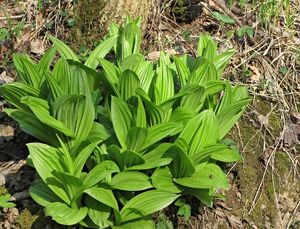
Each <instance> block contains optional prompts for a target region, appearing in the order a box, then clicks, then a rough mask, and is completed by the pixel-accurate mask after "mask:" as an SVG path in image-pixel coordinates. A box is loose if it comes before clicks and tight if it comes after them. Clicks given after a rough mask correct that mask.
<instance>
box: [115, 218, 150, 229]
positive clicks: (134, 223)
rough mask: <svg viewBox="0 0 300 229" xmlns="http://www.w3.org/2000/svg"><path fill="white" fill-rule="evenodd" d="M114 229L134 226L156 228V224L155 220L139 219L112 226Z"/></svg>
mask: <svg viewBox="0 0 300 229" xmlns="http://www.w3.org/2000/svg"><path fill="white" fill-rule="evenodd" d="M111 228H112V229H133V228H143V229H155V228H156V227H155V224H154V222H153V220H151V219H149V220H137V221H132V222H128V223H124V224H122V225H120V226H112V227H111Z"/></svg>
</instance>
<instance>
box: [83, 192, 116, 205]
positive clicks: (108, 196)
mask: <svg viewBox="0 0 300 229" xmlns="http://www.w3.org/2000/svg"><path fill="white" fill-rule="evenodd" d="M84 192H85V193H86V194H88V195H89V196H90V197H93V198H94V199H96V200H98V201H99V202H100V203H103V204H105V205H107V206H109V207H111V208H112V209H115V210H119V206H118V203H117V200H116V199H115V196H114V194H113V192H112V191H111V190H109V189H105V188H101V187H93V188H90V189H87V190H85V191H84Z"/></svg>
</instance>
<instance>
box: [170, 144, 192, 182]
mask: <svg viewBox="0 0 300 229" xmlns="http://www.w3.org/2000/svg"><path fill="white" fill-rule="evenodd" d="M165 155H166V156H168V157H171V158H173V163H172V166H173V175H174V177H175V178H180V177H186V176H191V175H192V174H193V173H195V168H194V165H193V163H192V161H191V160H190V158H189V157H188V155H187V152H184V151H183V149H182V148H181V147H180V146H179V145H176V144H175V145H173V146H171V147H170V148H169V149H168V150H167V151H166V154H165Z"/></svg>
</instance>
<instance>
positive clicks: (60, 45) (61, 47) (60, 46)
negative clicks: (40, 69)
mask: <svg viewBox="0 0 300 229" xmlns="http://www.w3.org/2000/svg"><path fill="white" fill-rule="evenodd" d="M48 37H49V39H50V40H51V42H52V43H53V44H54V46H55V47H56V48H57V50H58V52H59V54H60V55H61V56H62V57H63V58H65V59H71V60H75V61H78V62H79V59H78V57H77V56H76V54H75V53H74V52H73V51H72V50H71V49H70V48H69V47H68V46H67V45H66V44H65V43H64V42H62V41H61V40H59V39H57V38H56V37H53V36H51V35H48Z"/></svg>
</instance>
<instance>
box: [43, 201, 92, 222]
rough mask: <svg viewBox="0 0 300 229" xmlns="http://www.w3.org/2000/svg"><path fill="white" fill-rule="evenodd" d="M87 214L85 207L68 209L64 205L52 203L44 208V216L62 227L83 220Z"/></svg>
mask: <svg viewBox="0 0 300 229" xmlns="http://www.w3.org/2000/svg"><path fill="white" fill-rule="evenodd" d="M87 213H88V209H87V208H86V207H83V208H70V207H69V206H67V205H66V204H63V203H60V202H54V203H51V204H49V205H48V206H47V207H46V208H45V215H46V216H51V217H52V219H53V220H54V221H56V222H57V223H59V224H62V225H74V224H77V223H79V222H80V221H81V220H83V219H84V218H85V217H86V215H87Z"/></svg>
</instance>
